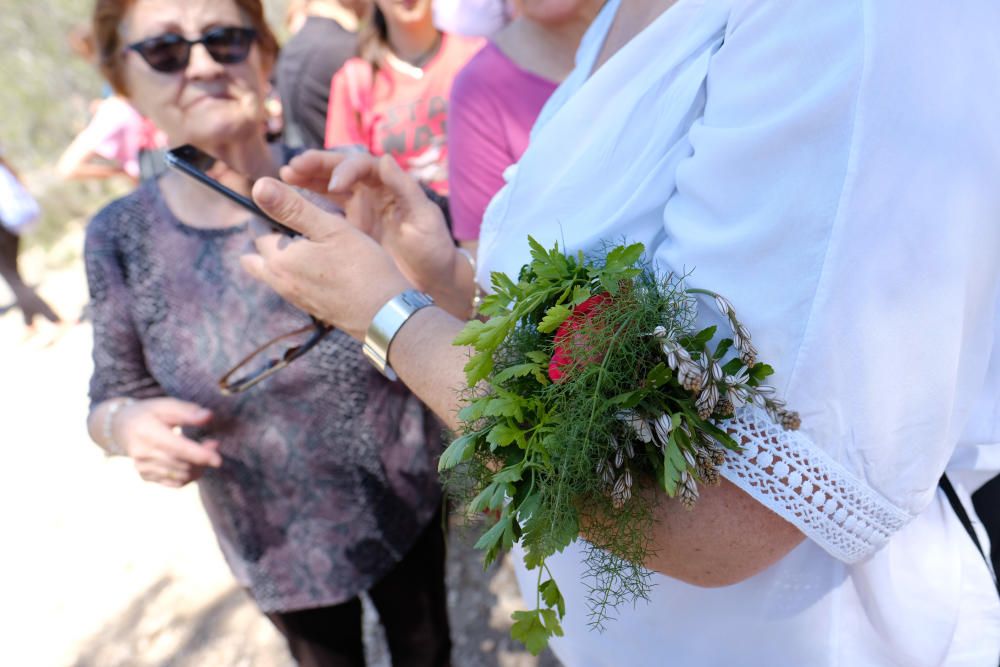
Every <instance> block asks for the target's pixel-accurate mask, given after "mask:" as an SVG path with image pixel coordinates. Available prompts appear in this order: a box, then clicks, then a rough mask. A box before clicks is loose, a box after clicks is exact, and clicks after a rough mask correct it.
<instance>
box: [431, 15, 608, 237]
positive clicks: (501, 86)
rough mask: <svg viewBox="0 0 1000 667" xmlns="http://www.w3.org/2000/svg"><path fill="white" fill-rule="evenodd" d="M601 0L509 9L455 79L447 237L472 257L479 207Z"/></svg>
mask: <svg viewBox="0 0 1000 667" xmlns="http://www.w3.org/2000/svg"><path fill="white" fill-rule="evenodd" d="M603 4H604V2H603V0H549V1H545V2H524V1H523V0H519V2H517V3H516V7H517V15H516V16H517V17H516V18H515V19H514V20H513V21H512V22H511V23H510V24H508V25H507V26H506V27H504V28H503V29H501V30H500V32H498V33H497V34H496V35H495V36H494V37H493V39H492V40H491V41H490V42H489V43H488V44H487V45H486V46H485V47H483V49H482V50H481V51H480V52H479V53H477V54H476V55H475V56H473V58H472V60H470V61H469V64H468V65H466V66H465V68H464V69H463V70H462V71H461V72H459V74H458V76H457V77H455V83H454V85H453V86H452V89H451V103H450V107H449V119H448V146H449V147H450V158H449V161H448V180H449V183H450V185H451V192H452V194H451V197H450V201H449V205H450V207H451V216H452V222H453V225H452V233H453V235H454V237H455V239H456V240H457V241H459V243H460V244H461V245H462V247H464V248H466V249H467V250H469V251H470V252H471V253H473V254H475V251H476V246H477V245H478V244H477V239H478V238H479V226H480V224H482V220H483V213H484V212H485V211H486V205H487V204H489V203H490V200H491V199H492V198H493V195H495V194H496V193H497V192H498V191H499V190H500V188H501V187H502V186H503V172H504V170H505V169H506V168H507V167H509V166H510V165H512V164H514V163H515V162H517V161H518V159H519V158H520V157H521V154H522V153H523V152H524V149H525V148H527V147H528V136H529V134H530V132H531V127H532V125H534V123H535V119H536V118H537V117H538V113H539V112H540V111H541V110H542V106H543V105H544V104H545V101H546V100H547V99H548V98H549V96H550V95H551V94H552V92H553V91H554V90H555V89H556V86H558V85H559V82H561V81H562V80H563V79H564V78H566V76H567V75H568V74H569V73H570V71H572V69H573V62H574V56H575V55H576V49H577V46H579V44H580V38H581V37H582V36H583V33H584V32H585V31H586V30H587V26H589V25H590V23H591V21H593V19H594V17H595V16H597V13H598V12H599V11H600V10H601V6H602V5H603Z"/></svg>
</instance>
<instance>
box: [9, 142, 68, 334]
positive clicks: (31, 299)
mask: <svg viewBox="0 0 1000 667" xmlns="http://www.w3.org/2000/svg"><path fill="white" fill-rule="evenodd" d="M0 169H3V170H6V171H7V173H8V174H9V177H10V178H12V179H13V180H14V181H15V183H14V185H15V186H16V185H18V184H20V185H21V186H23V185H24V182H23V181H22V180H21V177H20V175H19V174H18V173H17V170H16V169H14V167H13V166H12V165H11V164H10V163H9V162H8V161H7V160H6V158H5V157H4V156H3V154H2V153H0ZM2 176H3V177H5V178H6V177H7V176H6V175H2ZM21 192H22V194H23V195H24V196H27V194H26V191H21ZM29 202H30V200H29ZM35 211H36V212H37V208H36V209H35ZM20 250H21V237H20V236H19V235H18V234H16V233H14V232H13V231H11V230H9V229H7V227H6V226H5V225H4V221H3V220H0V277H2V278H3V279H4V281H5V282H6V283H7V285H8V286H9V287H10V289H11V291H12V292H13V293H14V305H15V306H17V307H18V308H19V309H20V310H21V317H23V318H24V325H25V326H26V327H28V329H29V330H30V329H32V328H33V327H34V323H35V318H36V317H43V318H45V319H47V320H48V321H50V322H52V323H53V324H58V323H60V322H61V320H60V318H59V316H58V315H56V313H55V311H54V310H52V307H51V306H49V304H47V303H46V302H45V300H44V299H42V297H40V296H38V293H37V292H35V290H34V289H32V288H31V287H30V286H29V285H27V284H26V283H25V282H24V278H23V277H22V276H21V271H20V269H19V268H18V255H19V254H20Z"/></svg>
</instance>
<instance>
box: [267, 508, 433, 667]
mask: <svg viewBox="0 0 1000 667" xmlns="http://www.w3.org/2000/svg"><path fill="white" fill-rule="evenodd" d="M444 570H445V535H444V530H443V528H442V520H441V515H440V514H438V515H437V516H436V517H434V518H433V519H431V522H430V525H428V526H427V528H426V529H425V530H424V532H423V534H422V535H421V536H420V538H419V539H418V540H417V543H416V544H414V545H413V548H412V549H411V550H410V553H408V554H407V555H406V557H405V558H403V560H402V561H401V562H400V563H399V564H398V565H397V566H396V567H395V568H394V569H393V570H392V571H391V572H389V573H388V574H387V575H386V576H385V577H383V578H382V579H381V580H380V581H379V582H378V583H376V584H375V585H374V586H373V587H372V588H371V589H370V590H369V591H368V595H369V596H370V597H371V600H372V602H373V603H374V604H375V608H376V609H378V613H379V617H380V619H381V621H382V627H383V628H384V629H385V635H386V640H387V641H388V644H389V652H390V653H391V654H392V664H393V667H447V665H449V664H450V660H451V637H450V635H449V629H448V610H447V596H446V593H445V583H444ZM267 617H268V618H269V619H270V620H271V622H272V623H274V625H275V627H277V628H278V630H279V631H280V632H281V634H283V635H284V636H285V639H286V640H287V642H288V648H289V650H290V651H291V653H292V656H294V658H295V660H296V662H298V664H299V665H301V666H302V667H363V666H364V664H365V658H364V647H363V645H362V641H361V600H360V599H358V598H355V599H353V600H350V601H348V602H345V603H343V604H339V605H334V606H331V607H320V608H317V609H304V610H300V611H292V612H283V613H271V614H267Z"/></svg>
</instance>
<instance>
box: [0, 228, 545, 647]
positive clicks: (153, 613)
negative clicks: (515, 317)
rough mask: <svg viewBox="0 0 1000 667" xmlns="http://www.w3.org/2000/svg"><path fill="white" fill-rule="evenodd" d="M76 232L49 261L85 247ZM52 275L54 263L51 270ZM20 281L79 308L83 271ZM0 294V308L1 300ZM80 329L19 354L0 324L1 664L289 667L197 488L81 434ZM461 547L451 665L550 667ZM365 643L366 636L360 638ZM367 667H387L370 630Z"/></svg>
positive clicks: (83, 346)
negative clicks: (165, 484)
mask: <svg viewBox="0 0 1000 667" xmlns="http://www.w3.org/2000/svg"><path fill="white" fill-rule="evenodd" d="M81 237H82V235H81V233H80V232H79V230H78V231H77V232H75V233H74V234H72V235H71V236H70V237H69V238H67V239H66V240H65V241H64V244H65V246H64V247H62V248H57V249H56V250H55V251H54V252H53V253H51V255H50V256H52V255H54V256H57V257H64V256H65V254H66V253H67V252H72V251H73V250H74V249H75V248H79V247H80V243H81V241H82V238H81ZM60 263H64V262H63V261H62V260H60ZM24 264H25V273H26V274H27V276H28V278H29V280H33V281H35V282H38V281H40V279H41V277H42V276H44V284H43V286H42V288H41V290H40V292H41V293H42V295H43V296H44V297H45V298H46V299H49V300H50V302H51V303H52V304H53V305H54V306H55V307H56V308H57V309H58V310H59V311H60V312H61V313H64V314H65V315H67V316H75V315H77V314H78V313H79V312H80V309H81V308H82V306H83V304H84V303H85V301H86V285H85V280H84V277H83V271H82V265H81V263H80V262H79V261H76V262H73V263H72V265H71V266H70V267H69V268H63V269H60V270H59V271H52V270H47V269H46V266H45V262H44V260H43V258H41V257H40V256H37V255H36V256H29V257H27V258H26V261H25V263H24ZM10 300H11V298H10V294H9V292H7V291H6V287H5V285H3V284H0V307H2V306H4V305H6V304H8V303H9V302H10ZM90 335H91V332H90V327H89V326H88V325H86V324H83V325H77V326H75V327H72V328H69V329H68V330H66V331H55V330H51V329H44V330H42V331H41V332H40V333H39V334H38V335H37V336H35V337H34V338H32V339H30V340H25V336H24V329H23V327H22V325H21V321H20V314H19V313H17V312H7V313H6V314H4V315H2V316H0V350H2V353H0V354H2V360H3V363H2V364H0V369H2V370H0V417H2V422H0V423H2V425H3V428H2V435H0V447H2V448H3V451H4V454H5V456H4V467H3V472H4V475H3V479H4V481H3V483H2V484H0V508H3V509H2V510H0V511H2V515H0V520H2V525H3V526H4V529H5V530H4V540H3V543H4V546H3V549H2V550H0V591H2V595H3V598H4V605H3V607H2V611H0V627H2V628H4V632H3V635H4V638H3V641H0V665H25V666H28V665H30V666H31V667H48V666H59V667H62V666H66V665H76V666H78V667H119V666H120V667H125V666H128V667H146V666H153V665H156V666H171V667H195V666H199V667H200V666H203V665H205V666H211V667H237V666H240V667H248V666H252V665H260V666H262V667H285V666H288V665H292V662H291V660H290V658H289V657H288V654H287V652H286V651H285V649H284V645H283V643H282V641H281V638H280V637H279V636H278V635H277V633H276V632H275V631H274V630H273V629H272V627H271V626H270V624H269V623H268V622H267V621H266V619H264V618H263V617H262V616H261V615H260V614H259V613H258V612H257V610H256V608H255V607H254V606H253V604H252V603H251V602H250V601H249V600H248V599H247V597H246V595H245V594H244V593H243V592H242V591H241V590H240V589H239V588H238V587H237V586H235V584H234V582H233V580H232V577H231V575H230V574H229V571H228V569H227V568H226V565H225V564H224V562H223V561H222V557H221V555H220V553H219V551H218V548H217V547H216V544H215V539H214V537H213V535H212V531H211V529H210V527H209V525H208V522H207V520H206V519H205V517H204V514H203V512H202V511H201V507H200V504H199V501H198V497H197V492H196V490H195V489H194V488H193V487H190V488H186V489H182V490H180V491H174V490H170V489H166V488H162V487H158V486H155V485H151V484H146V483H144V482H142V481H141V480H140V479H139V478H138V477H137V475H136V474H135V472H134V470H133V469H132V467H131V465H130V463H129V462H128V461H126V460H113V459H107V458H105V457H104V456H103V454H101V452H100V451H99V450H98V449H97V448H96V447H95V446H93V445H92V444H90V443H89V440H88V438H87V435H86V433H85V430H84V421H85V416H86V411H87V399H86V390H87V379H88V377H89V374H90V368H91V366H90ZM471 538H472V536H471V535H469V534H468V533H467V532H466V531H462V530H458V531H455V532H454V533H453V535H452V544H451V547H450V556H449V583H450V586H451V589H450V593H449V603H450V607H451V618H452V624H453V634H454V642H455V650H454V654H453V661H454V664H455V665H456V667H487V666H488V667H533V666H535V665H538V666H542V667H551V666H553V665H558V663H557V662H556V661H555V660H554V659H553V658H552V657H551V656H547V655H543V656H541V658H539V659H535V658H533V657H531V656H530V655H528V654H527V653H526V652H525V651H524V650H523V649H521V648H520V647H519V646H516V645H515V644H514V643H513V642H512V641H511V640H510V639H509V637H508V628H509V624H510V612H511V611H513V610H514V609H516V608H519V606H520V596H519V595H518V593H517V586H516V583H515V581H514V577H513V572H512V571H511V569H510V566H509V564H506V563H505V564H504V565H503V566H501V567H494V568H493V569H491V570H490V571H489V572H487V573H484V572H483V571H482V567H481V564H480V563H481V561H480V555H479V554H478V553H476V552H474V551H473V550H472V549H471V548H470V547H469V544H470V543H471ZM370 630H371V628H370ZM368 634H369V635H370V637H369V638H370V639H372V640H373V641H372V642H371V650H372V663H373V664H379V665H386V664H388V663H387V661H386V660H385V656H384V649H383V648H382V647H380V646H379V644H378V641H377V632H376V631H374V630H371V631H370V632H369V633H368Z"/></svg>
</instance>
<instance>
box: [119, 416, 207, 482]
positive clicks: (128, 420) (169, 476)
mask: <svg viewBox="0 0 1000 667" xmlns="http://www.w3.org/2000/svg"><path fill="white" fill-rule="evenodd" d="M211 419H212V413H211V412H210V411H209V410H206V409H205V408H202V407H200V406H198V405H195V404H194V403H188V402H185V401H179V400H177V399H174V398H150V399H146V400H143V401H138V402H136V403H132V404H131V405H126V406H125V407H123V408H121V409H120V410H119V411H118V412H117V413H116V414H115V415H114V417H113V419H112V422H111V434H112V436H113V437H114V441H115V442H116V443H118V444H119V445H120V446H121V447H123V448H124V449H125V451H126V452H127V453H128V455H129V456H130V457H131V458H132V460H133V461H134V462H135V468H136V470H137V471H138V472H139V475H140V476H141V477H142V478H143V479H144V480H146V481H147V482H156V483H158V484H162V485H164V486H169V487H173V488H179V487H182V486H184V485H185V484H188V483H189V482H192V481H194V480H196V479H198V478H199V477H201V474H202V472H203V471H204V469H205V468H218V467H219V466H221V465H222V457H221V456H220V455H219V452H218V448H219V443H218V441H216V440H206V441H204V442H203V443H198V442H195V441H194V440H190V439H188V438H185V437H184V436H183V435H181V434H180V431H181V429H180V427H182V426H204V425H205V424H207V423H208V422H209V421H210V420H211Z"/></svg>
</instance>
